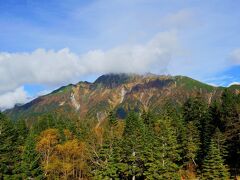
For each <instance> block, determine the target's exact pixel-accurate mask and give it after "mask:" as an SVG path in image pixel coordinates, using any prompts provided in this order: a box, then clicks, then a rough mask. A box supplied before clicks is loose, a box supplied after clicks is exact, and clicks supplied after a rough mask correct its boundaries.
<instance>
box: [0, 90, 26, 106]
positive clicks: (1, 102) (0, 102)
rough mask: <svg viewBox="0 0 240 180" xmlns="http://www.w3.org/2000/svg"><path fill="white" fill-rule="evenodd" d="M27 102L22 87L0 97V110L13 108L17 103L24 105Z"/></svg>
mask: <svg viewBox="0 0 240 180" xmlns="http://www.w3.org/2000/svg"><path fill="white" fill-rule="evenodd" d="M27 101H28V98H27V93H26V92H25V91H24V88H23V87H19V88H17V89H15V90H14V91H10V92H7V93H4V94H1V95H0V110H3V109H8V108H11V107H13V106H14V105H15V104H17V103H20V104H22V103H26V102H27Z"/></svg>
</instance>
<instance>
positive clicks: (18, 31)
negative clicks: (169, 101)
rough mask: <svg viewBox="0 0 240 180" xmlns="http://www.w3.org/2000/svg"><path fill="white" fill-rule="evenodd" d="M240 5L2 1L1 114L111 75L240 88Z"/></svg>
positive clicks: (230, 1) (160, 0) (214, 1)
mask: <svg viewBox="0 0 240 180" xmlns="http://www.w3.org/2000/svg"><path fill="white" fill-rule="evenodd" d="M239 7H240V1H237V0H221V1H219V0H210V1H202V0H81V1H79V0H62V1H59V0H41V1H37V0H20V1H19V0H8V1H3V0H0V76H1V77H2V78H1V80H0V108H2V109H3V108H9V107H12V106H13V105H14V104H15V103H23V102H26V101H28V100H29V99H31V98H33V97H36V96H38V95H41V94H44V93H47V92H50V91H51V90H53V89H55V88H57V87H59V86H62V85H66V84H69V83H76V82H78V81H80V80H88V81H93V80H94V79H95V78H96V77H97V76H98V75H100V74H104V73H110V72H136V73H145V72H152V73H157V74H172V75H176V74H181V75H187V76H190V77H192V78H195V79H198V80H201V81H203V82H206V83H209V84H213V85H223V86H227V85H229V84H231V83H239V82H240V76H239V72H240V36H239V32H240V21H239V19H240V11H239Z"/></svg>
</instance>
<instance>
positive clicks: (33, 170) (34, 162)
mask: <svg viewBox="0 0 240 180" xmlns="http://www.w3.org/2000/svg"><path fill="white" fill-rule="evenodd" d="M35 148H36V135H34V134H33V133H30V134H29V135H28V137H27V139H26V142H25V145H24V151H23V154H22V163H21V171H22V177H23V178H24V179H33V178H36V179H37V178H39V179H40V178H41V177H42V170H41V166H40V155H39V154H38V153H37V152H36V151H35Z"/></svg>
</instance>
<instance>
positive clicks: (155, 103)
mask: <svg viewBox="0 0 240 180" xmlns="http://www.w3.org/2000/svg"><path fill="white" fill-rule="evenodd" d="M231 88H232V89H234V90H235V91H238V89H239V86H237V87H231ZM223 90H224V88H223V87H213V86H210V85H207V84H204V83H201V82H199V81H196V80H193V79H191V78H188V77H184V76H158V75H153V74H149V75H136V74H107V75H102V76H100V77H99V78H98V79H97V80H96V81H95V82H94V83H89V82H79V83H78V84H76V85H72V84H71V85H68V86H64V87H61V88H59V89H58V90H55V91H53V92H52V93H50V94H48V95H45V96H41V97H39V98H37V99H35V100H33V101H32V102H29V103H27V104H25V105H22V106H16V107H15V108H13V109H10V110H7V111H6V112H5V113H6V114H7V115H8V116H9V117H10V118H11V119H14V120H15V119H18V118H24V119H27V120H34V119H35V118H36V117H37V116H38V115H42V114H44V113H49V112H59V113H63V114H65V115H71V114H74V115H77V116H78V117H80V119H81V118H84V117H86V116H87V117H90V118H95V119H98V120H101V119H103V118H104V117H105V116H106V114H107V111H109V110H110V109H115V110H116V111H117V113H118V116H119V117H120V118H123V117H124V116H125V115H126V113H127V112H128V111H129V110H130V109H134V110H143V109H144V110H148V109H151V110H152V111H161V107H162V106H163V105H164V104H165V103H166V102H172V103H174V104H175V105H176V106H177V105H181V104H182V103H184V102H185V101H186V99H187V98H189V97H191V96H196V95H200V96H202V97H203V98H204V99H205V100H206V101H207V102H208V103H211V102H212V101H213V100H214V99H217V98H219V97H220V95H221V93H222V91H223Z"/></svg>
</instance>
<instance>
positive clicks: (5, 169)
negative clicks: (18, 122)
mask: <svg viewBox="0 0 240 180" xmlns="http://www.w3.org/2000/svg"><path fill="white" fill-rule="evenodd" d="M17 143H18V135H17V132H16V129H15V127H14V124H13V122H11V121H10V120H9V119H7V118H6V117H5V116H4V115H2V114H1V113H0V179H3V178H8V177H9V178H10V176H11V175H13V174H15V172H14V171H15V170H16V169H15V166H16V164H17V156H16V152H17V150H18V149H17V148H18V147H17Z"/></svg>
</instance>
